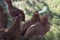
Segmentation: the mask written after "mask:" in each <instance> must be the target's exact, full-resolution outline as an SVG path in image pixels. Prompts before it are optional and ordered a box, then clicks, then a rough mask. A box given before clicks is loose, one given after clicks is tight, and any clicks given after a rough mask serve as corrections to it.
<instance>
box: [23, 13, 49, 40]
mask: <svg viewBox="0 0 60 40" xmlns="http://www.w3.org/2000/svg"><path fill="white" fill-rule="evenodd" d="M48 16H49V15H47V14H46V15H44V16H43V17H42V18H41V21H40V22H38V23H35V24H33V25H31V26H30V27H29V28H28V29H27V31H26V32H25V35H24V38H23V40H29V39H30V38H31V40H37V39H39V40H42V38H43V36H44V35H45V34H46V33H47V32H48V31H49V29H50V23H49V21H48V18H49V17H48Z"/></svg>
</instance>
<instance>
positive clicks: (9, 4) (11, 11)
mask: <svg viewBox="0 0 60 40" xmlns="http://www.w3.org/2000/svg"><path fill="white" fill-rule="evenodd" d="M4 3H5V4H6V8H7V12H8V15H9V16H10V17H11V19H12V20H14V19H15V18H16V17H17V16H18V15H19V14H21V15H22V16H23V17H22V18H23V19H22V21H25V14H24V12H23V11H22V10H20V9H18V8H16V7H14V6H13V5H12V2H11V0H4Z"/></svg>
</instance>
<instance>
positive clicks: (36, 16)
mask: <svg viewBox="0 0 60 40" xmlns="http://www.w3.org/2000/svg"><path fill="white" fill-rule="evenodd" d="M39 21H40V16H39V11H35V12H34V13H33V15H32V17H31V19H29V20H27V21H26V22H25V23H24V24H23V25H22V26H21V29H20V32H21V35H24V33H25V31H26V30H27V29H28V28H29V26H31V25H32V24H34V23H36V22H39Z"/></svg>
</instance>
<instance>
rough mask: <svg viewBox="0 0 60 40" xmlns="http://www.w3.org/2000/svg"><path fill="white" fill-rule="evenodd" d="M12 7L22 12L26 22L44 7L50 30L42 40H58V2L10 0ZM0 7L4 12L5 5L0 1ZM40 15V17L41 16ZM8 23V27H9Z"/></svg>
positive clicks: (50, 0) (59, 19)
mask: <svg viewBox="0 0 60 40" xmlns="http://www.w3.org/2000/svg"><path fill="white" fill-rule="evenodd" d="M11 1H12V4H13V6H15V7H17V8H19V9H21V10H23V11H24V13H25V16H26V20H28V19H29V18H30V17H31V16H32V13H33V12H34V11H35V10H42V8H43V7H44V6H46V7H47V8H48V9H47V10H48V11H47V12H45V13H43V14H46V13H48V14H49V15H50V18H49V22H50V23H51V28H50V30H49V32H47V33H46V35H45V36H44V40H60V0H11ZM0 5H1V6H2V7H3V8H4V10H5V11H6V7H5V4H4V3H3V1H2V0H0ZM43 14H40V15H43ZM10 24H11V23H10V22H9V25H8V26H10Z"/></svg>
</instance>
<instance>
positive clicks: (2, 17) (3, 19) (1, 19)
mask: <svg viewBox="0 0 60 40" xmlns="http://www.w3.org/2000/svg"><path fill="white" fill-rule="evenodd" d="M7 24H8V18H7V13H5V12H4V10H3V7H2V6H0V29H1V28H7Z"/></svg>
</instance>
